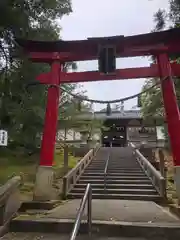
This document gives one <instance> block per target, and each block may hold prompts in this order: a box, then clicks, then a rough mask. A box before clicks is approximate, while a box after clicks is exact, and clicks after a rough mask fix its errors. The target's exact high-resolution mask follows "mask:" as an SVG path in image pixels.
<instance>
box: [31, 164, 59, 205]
mask: <svg viewBox="0 0 180 240" xmlns="http://www.w3.org/2000/svg"><path fill="white" fill-rule="evenodd" d="M53 180H54V170H53V168H52V166H39V167H38V170H37V173H36V183H35V188H34V196H33V200H36V201H49V200H55V190H54V189H53Z"/></svg>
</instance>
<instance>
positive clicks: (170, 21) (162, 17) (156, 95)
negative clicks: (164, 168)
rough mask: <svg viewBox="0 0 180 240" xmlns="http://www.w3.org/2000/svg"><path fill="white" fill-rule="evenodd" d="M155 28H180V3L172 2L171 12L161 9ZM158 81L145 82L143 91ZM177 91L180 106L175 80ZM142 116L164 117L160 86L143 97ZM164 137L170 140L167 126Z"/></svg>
mask: <svg viewBox="0 0 180 240" xmlns="http://www.w3.org/2000/svg"><path fill="white" fill-rule="evenodd" d="M154 21H155V28H154V31H161V30H163V29H165V28H172V27H179V22H180V1H179V0H170V1H169V10H168V11H165V10H164V9H159V10H158V11H157V12H156V13H155V14H154ZM174 59H176V60H178V56H174V57H173V58H172V60H174ZM156 81H157V79H150V80H148V81H146V82H145V84H144V86H143V89H146V88H148V87H150V86H152V85H153V84H154V83H155V82H156ZM174 82H175V89H176V95H177V101H178V105H179V106H180V81H179V79H176V78H174ZM141 103H142V108H141V111H142V114H143V116H144V117H145V118H148V117H150V116H162V117H164V106H163V99H162V94H161V88H160V85H158V86H156V87H154V88H153V89H151V90H150V91H149V92H147V93H146V94H143V96H142V97H141ZM164 127H165V130H164V135H165V137H166V139H167V140H168V133H167V126H166V125H165V126H164Z"/></svg>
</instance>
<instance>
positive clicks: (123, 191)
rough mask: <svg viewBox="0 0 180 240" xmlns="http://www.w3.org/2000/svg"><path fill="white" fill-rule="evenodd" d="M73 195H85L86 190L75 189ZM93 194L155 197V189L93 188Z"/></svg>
mask: <svg viewBox="0 0 180 240" xmlns="http://www.w3.org/2000/svg"><path fill="white" fill-rule="evenodd" d="M70 192H71V193H84V188H73V189H72V190H71V191H70ZM92 193H98V194H103V193H106V194H140V195H155V194H156V193H157V191H156V190H154V189H111V188H106V189H103V188H92Z"/></svg>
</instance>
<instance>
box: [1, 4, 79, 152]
mask: <svg viewBox="0 0 180 240" xmlns="http://www.w3.org/2000/svg"><path fill="white" fill-rule="evenodd" d="M71 11H72V9H71V1H70V0H51V1H49V0H39V1H37V0H31V1H29V0H1V1H0V14H1V21H0V106H1V111H0V126H1V128H3V129H7V130H8V133H9V138H10V143H11V144H10V145H9V147H12V146H15V147H16V148H17V146H22V147H24V149H27V150H28V151H29V150H33V149H35V148H36V147H37V146H39V144H40V138H41V133H42V128H43V122H44V112H45V111H44V110H45V104H46V94H47V87H45V86H42V85H40V86H34V87H31V88H28V89H27V84H28V83H30V82H32V81H35V78H36V76H37V75H38V74H39V73H41V72H46V71H48V70H49V66H48V65H45V64H37V63H36V64H34V63H32V62H30V61H28V60H27V59H26V58H25V56H23V55H21V51H20V49H19V47H18V46H17V44H16V42H15V38H26V39H37V40H57V39H59V37H60V29H61V28H60V26H59V25H58V24H57V21H56V20H57V18H61V17H62V16H63V15H65V14H69V13H70V12H71ZM17 54H18V58H17ZM15 56H16V57H15ZM68 67H69V65H66V68H68ZM64 87H65V88H68V89H74V88H75V86H74V85H65V86H64ZM64 97H65V94H64V93H63V94H62V101H63V98H64Z"/></svg>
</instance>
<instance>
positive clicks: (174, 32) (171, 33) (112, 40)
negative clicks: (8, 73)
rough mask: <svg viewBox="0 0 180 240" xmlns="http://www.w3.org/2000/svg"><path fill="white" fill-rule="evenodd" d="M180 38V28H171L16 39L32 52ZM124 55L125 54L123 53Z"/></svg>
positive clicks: (124, 45) (92, 48)
mask: <svg viewBox="0 0 180 240" xmlns="http://www.w3.org/2000/svg"><path fill="white" fill-rule="evenodd" d="M176 40H180V28H174V29H169V30H166V31H161V32H152V33H146V34H140V35H133V36H114V37H104V38H88V39H86V40H75V41H65V40H58V41H34V40H25V39H16V42H17V43H18V44H19V45H20V46H21V47H23V48H24V49H25V50H26V51H32V52H79V51H80V52H82V51H83V50H84V51H85V52H91V51H93V52H95V51H97V49H98V46H99V44H103V43H106V44H107V43H108V44H111V45H115V46H118V48H119V49H118V51H121V52H122V53H123V49H124V48H126V49H128V48H131V47H132V48H133V47H143V46H144V47H145V46H149V45H153V46H154V45H156V46H157V45H158V44H167V43H170V42H174V41H176ZM122 55H123V54H122Z"/></svg>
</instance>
